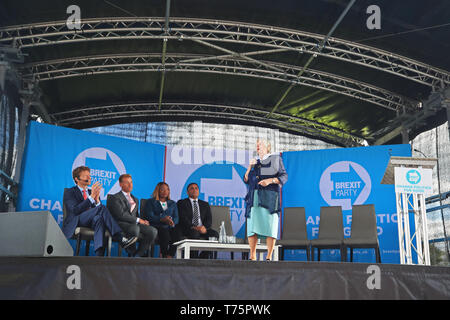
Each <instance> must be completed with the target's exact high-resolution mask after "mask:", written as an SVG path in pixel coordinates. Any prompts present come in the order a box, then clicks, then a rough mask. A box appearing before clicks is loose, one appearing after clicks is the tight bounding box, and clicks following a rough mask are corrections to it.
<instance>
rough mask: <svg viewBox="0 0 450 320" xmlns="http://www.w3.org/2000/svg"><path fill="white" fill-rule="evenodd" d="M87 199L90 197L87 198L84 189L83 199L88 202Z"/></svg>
mask: <svg viewBox="0 0 450 320" xmlns="http://www.w3.org/2000/svg"><path fill="white" fill-rule="evenodd" d="M87 197H88V196H87V194H86V190H84V189H83V198H84V200H86V199H87Z"/></svg>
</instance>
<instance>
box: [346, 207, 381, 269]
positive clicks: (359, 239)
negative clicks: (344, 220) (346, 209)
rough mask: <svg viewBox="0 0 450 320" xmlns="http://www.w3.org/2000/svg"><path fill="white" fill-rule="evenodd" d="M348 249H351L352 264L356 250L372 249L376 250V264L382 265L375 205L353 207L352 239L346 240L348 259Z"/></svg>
mask: <svg viewBox="0 0 450 320" xmlns="http://www.w3.org/2000/svg"><path fill="white" fill-rule="evenodd" d="M347 248H350V261H351V262H353V249H354V248H358V249H359V248H372V249H374V250H375V257H376V262H377V263H381V256H380V245H379V242H378V231H377V217H376V214H375V206H374V205H373V204H364V205H354V206H353V207H352V227H351V235H350V238H347V239H344V251H345V253H346V254H345V257H346V258H347Z"/></svg>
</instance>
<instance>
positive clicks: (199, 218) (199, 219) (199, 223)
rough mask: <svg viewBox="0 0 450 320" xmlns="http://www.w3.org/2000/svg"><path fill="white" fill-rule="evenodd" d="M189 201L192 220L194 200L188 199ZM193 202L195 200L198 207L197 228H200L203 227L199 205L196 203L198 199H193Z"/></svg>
mask: <svg viewBox="0 0 450 320" xmlns="http://www.w3.org/2000/svg"><path fill="white" fill-rule="evenodd" d="M189 200H191V206H192V219H194V199H192V198H191V197H189ZM195 200H197V207H198V226H199V227H201V226H203V223H202V218H201V217H200V204H199V203H198V199H195Z"/></svg>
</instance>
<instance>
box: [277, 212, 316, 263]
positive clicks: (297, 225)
mask: <svg viewBox="0 0 450 320" xmlns="http://www.w3.org/2000/svg"><path fill="white" fill-rule="evenodd" d="M277 244H278V245H280V246H281V247H279V253H280V260H284V250H285V249H303V250H306V259H307V260H308V261H310V260H311V259H310V250H309V246H310V241H309V240H308V233H307V231H306V217H305V208H303V207H288V208H284V215H283V233H282V235H281V238H280V240H278V241H277Z"/></svg>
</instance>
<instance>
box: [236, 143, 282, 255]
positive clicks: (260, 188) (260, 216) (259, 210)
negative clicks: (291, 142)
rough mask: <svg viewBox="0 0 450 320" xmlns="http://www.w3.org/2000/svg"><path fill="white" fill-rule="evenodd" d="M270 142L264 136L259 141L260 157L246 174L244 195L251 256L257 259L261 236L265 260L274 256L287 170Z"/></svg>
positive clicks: (258, 151)
mask: <svg viewBox="0 0 450 320" xmlns="http://www.w3.org/2000/svg"><path fill="white" fill-rule="evenodd" d="M270 149H271V145H270V143H268V142H267V141H265V140H261V139H258V141H257V142H256V152H257V153H258V156H259V157H258V158H257V159H251V160H250V165H249V167H248V169H247V172H246V173H245V176H244V182H245V183H247V184H248V186H249V188H248V193H247V196H246V197H245V201H246V205H247V207H246V211H245V216H246V218H247V237H248V243H249V245H250V259H251V260H256V244H257V242H258V238H263V239H264V238H266V243H267V256H266V260H271V259H272V252H273V247H274V246H275V240H276V238H277V234H278V222H279V213H280V212H281V207H280V186H282V185H284V184H285V183H286V181H287V178H288V177H287V173H286V170H285V168H284V164H283V160H282V159H281V157H280V156H279V154H270Z"/></svg>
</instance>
